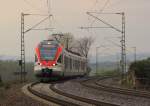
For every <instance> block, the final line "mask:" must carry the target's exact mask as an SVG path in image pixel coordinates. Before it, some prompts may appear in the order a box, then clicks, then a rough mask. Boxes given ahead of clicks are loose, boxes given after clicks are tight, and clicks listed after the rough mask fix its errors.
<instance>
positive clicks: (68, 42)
mask: <svg viewBox="0 0 150 106" xmlns="http://www.w3.org/2000/svg"><path fill="white" fill-rule="evenodd" d="M52 37H53V38H54V39H56V40H57V41H58V42H60V43H61V44H62V45H63V46H64V48H66V49H67V50H70V49H71V48H73V47H72V46H73V44H72V43H73V42H74V36H73V35H72V34H71V33H60V34H53V35H52Z"/></svg>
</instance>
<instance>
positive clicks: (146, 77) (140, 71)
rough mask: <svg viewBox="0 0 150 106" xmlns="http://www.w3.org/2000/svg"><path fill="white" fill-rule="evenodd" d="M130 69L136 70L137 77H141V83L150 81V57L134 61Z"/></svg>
mask: <svg viewBox="0 0 150 106" xmlns="http://www.w3.org/2000/svg"><path fill="white" fill-rule="evenodd" d="M130 70H133V71H134V72H135V77H136V78H139V81H140V82H141V83H143V84H145V83H147V82H150V58H148V59H145V60H141V61H137V62H134V63H132V64H131V65H130Z"/></svg>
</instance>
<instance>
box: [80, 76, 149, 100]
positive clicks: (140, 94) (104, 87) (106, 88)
mask: <svg viewBox="0 0 150 106" xmlns="http://www.w3.org/2000/svg"><path fill="white" fill-rule="evenodd" d="M106 78H110V77H103V78H100V79H95V80H93V79H88V80H84V81H82V82H80V83H81V84H82V85H83V86H86V87H89V88H94V89H97V90H103V91H107V92H112V93H119V94H124V95H131V96H138V97H143V98H148V99H150V92H147V91H139V90H133V89H126V88H119V87H112V86H108V85H104V84H102V83H100V80H105V79H106ZM89 82H90V83H92V84H89Z"/></svg>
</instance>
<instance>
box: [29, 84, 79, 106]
mask: <svg viewBox="0 0 150 106" xmlns="http://www.w3.org/2000/svg"><path fill="white" fill-rule="evenodd" d="M37 84H39V83H38V82H36V83H32V84H31V85H30V86H28V90H29V91H30V92H31V93H32V94H34V95H36V96H38V97H40V98H42V99H45V100H47V101H49V102H53V103H56V104H58V105H61V106H79V105H77V104H74V103H72V102H69V101H64V100H61V99H58V98H55V97H52V96H47V95H45V94H43V93H39V92H38V91H36V90H34V89H33V86H35V85H37Z"/></svg>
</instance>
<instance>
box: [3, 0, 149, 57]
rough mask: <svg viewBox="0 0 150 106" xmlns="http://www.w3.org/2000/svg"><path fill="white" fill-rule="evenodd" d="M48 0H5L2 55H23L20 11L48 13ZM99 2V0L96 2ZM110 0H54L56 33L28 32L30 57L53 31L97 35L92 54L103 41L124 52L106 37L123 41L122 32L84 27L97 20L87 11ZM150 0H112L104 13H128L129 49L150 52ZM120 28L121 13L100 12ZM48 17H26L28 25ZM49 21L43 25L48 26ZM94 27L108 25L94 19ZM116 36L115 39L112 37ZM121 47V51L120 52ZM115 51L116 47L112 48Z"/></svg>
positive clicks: (27, 41)
mask: <svg viewBox="0 0 150 106" xmlns="http://www.w3.org/2000/svg"><path fill="white" fill-rule="evenodd" d="M46 1H47V0H1V3H0V29H1V30H0V37H1V38H0V48H1V49H0V55H10V56H20V14H21V12H24V13H42V14H45V13H46V12H47V5H46ZM96 1H97V2H96ZM106 1H107V0H51V13H52V14H53V18H52V19H51V22H52V27H54V28H56V29H55V30H54V31H53V32H48V31H30V32H28V33H26V34H25V36H26V37H25V40H26V53H27V56H29V57H33V56H34V47H35V46H36V45H37V43H38V42H39V41H41V40H43V39H46V38H47V37H48V36H49V34H50V33H55V32H71V33H72V34H74V36H75V37H77V38H79V37H83V36H93V37H94V38H95V43H94V45H93V46H92V47H93V48H92V49H91V51H90V54H93V55H94V54H95V47H96V46H99V45H101V44H107V45H111V46H112V47H111V48H114V49H115V50H114V53H115V52H120V51H119V49H120V48H118V47H115V46H113V44H111V43H110V42H108V41H107V40H106V38H111V40H112V41H114V42H116V43H118V44H119V43H120V42H119V39H118V38H115V37H120V33H118V32H116V31H114V30H113V29H90V30H81V29H79V27H81V26H89V25H91V22H93V19H92V18H91V17H89V16H88V15H87V14H86V12H87V11H94V10H95V11H99V10H101V9H102V8H103V6H104V4H105V3H106ZM149 10H150V0H109V2H108V3H107V5H106V7H105V9H104V11H103V12H122V11H124V12H125V14H126V41H127V48H129V49H130V50H131V51H132V49H131V47H133V46H136V47H137V51H138V52H139V53H150V49H149V44H150V43H149V42H150V20H149V19H150V14H149ZM94 15H96V16H98V17H99V18H102V19H104V20H105V21H107V22H109V23H110V24H112V25H114V26H115V27H117V28H121V16H119V15H107V16H106V15H97V14H94ZM43 18H44V17H35V16H26V17H25V26H26V27H25V28H26V29H27V28H29V27H31V26H32V25H34V24H36V23H37V22H38V21H40V20H41V19H43ZM46 26H47V25H46V23H44V24H43V25H41V26H39V28H40V27H46ZM93 26H104V25H103V24H102V23H100V22H98V21H94V23H93ZM112 37H113V38H112ZM117 50H118V51H117ZM112 51H113V50H112Z"/></svg>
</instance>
